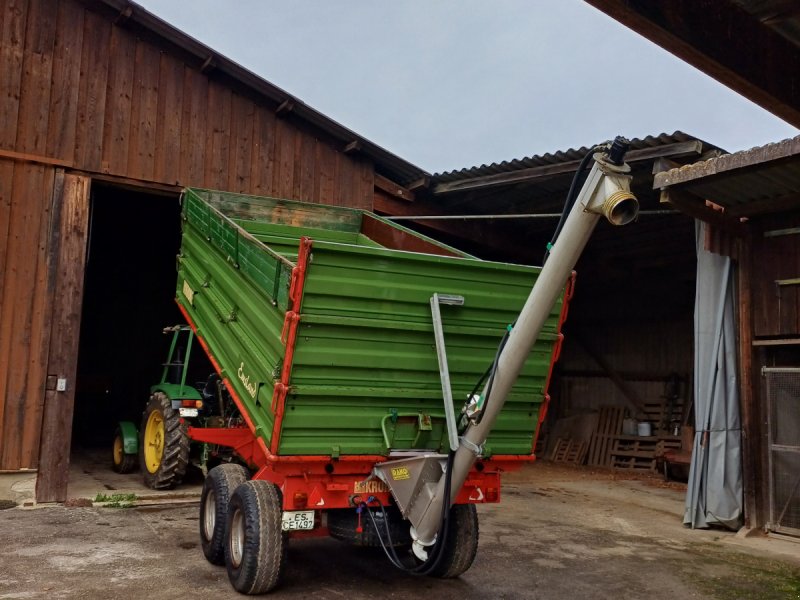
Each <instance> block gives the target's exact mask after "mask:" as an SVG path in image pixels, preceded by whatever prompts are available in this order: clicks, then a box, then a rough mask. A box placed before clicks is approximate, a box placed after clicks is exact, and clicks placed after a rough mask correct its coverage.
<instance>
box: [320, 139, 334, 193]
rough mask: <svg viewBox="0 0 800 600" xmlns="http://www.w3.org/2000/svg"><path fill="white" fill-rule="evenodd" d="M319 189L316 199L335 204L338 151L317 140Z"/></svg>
mask: <svg viewBox="0 0 800 600" xmlns="http://www.w3.org/2000/svg"><path fill="white" fill-rule="evenodd" d="M317 165H318V166H317V189H318V191H317V192H316V194H315V200H316V201H317V202H321V203H322V204H333V200H334V197H335V196H336V151H335V150H334V149H333V148H331V146H330V145H328V144H325V143H324V142H321V141H319V140H317Z"/></svg>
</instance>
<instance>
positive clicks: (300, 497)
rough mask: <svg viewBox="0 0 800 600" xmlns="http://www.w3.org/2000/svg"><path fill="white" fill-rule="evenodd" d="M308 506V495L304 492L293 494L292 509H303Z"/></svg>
mask: <svg viewBox="0 0 800 600" xmlns="http://www.w3.org/2000/svg"><path fill="white" fill-rule="evenodd" d="M307 505H308V494H306V493H305V492H295V493H294V507H295V508H305V507H306V506H307Z"/></svg>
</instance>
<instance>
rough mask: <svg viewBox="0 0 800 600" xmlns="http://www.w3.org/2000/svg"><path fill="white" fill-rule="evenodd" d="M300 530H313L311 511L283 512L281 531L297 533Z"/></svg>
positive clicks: (312, 513) (312, 514)
mask: <svg viewBox="0 0 800 600" xmlns="http://www.w3.org/2000/svg"><path fill="white" fill-rule="evenodd" d="M301 529H314V511H313V510H285V511H283V530H284V531H298V530H301Z"/></svg>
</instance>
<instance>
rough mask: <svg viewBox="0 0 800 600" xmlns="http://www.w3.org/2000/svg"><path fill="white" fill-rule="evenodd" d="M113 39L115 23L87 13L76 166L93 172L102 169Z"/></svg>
mask: <svg viewBox="0 0 800 600" xmlns="http://www.w3.org/2000/svg"><path fill="white" fill-rule="evenodd" d="M110 37H111V23H109V22H108V20H106V19H105V18H104V17H102V16H100V15H98V14H95V13H93V12H91V11H86V13H85V18H84V24H83V51H82V52H81V79H80V84H79V91H78V129H77V134H76V136H75V165H76V166H77V167H79V168H82V169H86V170H90V171H100V170H101V161H102V147H103V122H104V118H105V109H106V82H107V79H108V60H109V56H108V46H109V39H110Z"/></svg>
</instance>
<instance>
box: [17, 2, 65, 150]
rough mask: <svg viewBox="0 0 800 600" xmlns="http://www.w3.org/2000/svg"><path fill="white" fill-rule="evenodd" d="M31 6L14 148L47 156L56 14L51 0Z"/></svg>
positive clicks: (31, 3)
mask: <svg viewBox="0 0 800 600" xmlns="http://www.w3.org/2000/svg"><path fill="white" fill-rule="evenodd" d="M28 7H29V13H28V22H27V28H26V32H25V53H24V57H23V59H22V82H21V86H20V100H19V113H18V117H17V119H18V127H17V141H16V144H15V146H14V149H15V150H17V151H18V152H25V153H31V154H44V153H45V151H46V147H47V123H48V119H49V116H50V88H51V81H52V74H53V47H54V45H55V37H56V12H55V11H53V9H52V5H51V4H50V2H47V0H29V5H28Z"/></svg>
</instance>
